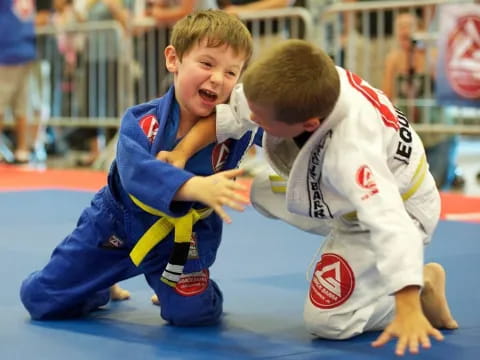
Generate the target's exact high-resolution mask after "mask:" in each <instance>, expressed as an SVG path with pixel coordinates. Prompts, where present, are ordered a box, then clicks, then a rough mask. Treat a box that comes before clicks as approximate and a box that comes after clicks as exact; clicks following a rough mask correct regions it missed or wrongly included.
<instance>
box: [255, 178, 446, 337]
mask: <svg viewBox="0 0 480 360" xmlns="http://www.w3.org/2000/svg"><path fill="white" fill-rule="evenodd" d="M429 188H433V189H435V184H434V182H433V179H432V178H431V176H426V177H425V180H424V183H423V184H422V185H421V186H420V188H419V189H418V192H419V193H422V195H421V196H419V197H418V198H415V197H412V198H411V199H409V200H408V203H407V204H406V207H407V209H415V213H416V214H415V217H414V216H413V215H411V217H412V221H414V222H415V224H416V225H417V228H418V229H419V231H420V232H421V235H422V239H423V242H424V244H426V243H428V242H429V240H430V237H431V235H432V232H433V230H434V228H435V226H436V224H437V222H438V215H439V213H440V199H439V196H438V193H437V192H436V191H428V189H429ZM424 189H427V191H422V190H424ZM251 202H252V205H253V206H254V207H255V209H256V210H257V211H259V212H260V213H261V214H262V215H264V216H267V217H270V218H276V219H280V220H283V221H285V222H287V223H289V224H291V225H293V226H295V227H298V228H300V229H302V230H304V231H308V232H311V233H314V234H319V235H327V237H326V239H325V241H324V243H323V244H322V247H321V249H320V251H319V253H320V261H318V260H317V261H318V262H317V264H316V266H315V271H314V274H313V277H312V279H311V280H310V289H309V294H308V295H307V297H306V300H305V306H304V321H305V326H306V328H307V330H308V331H309V332H311V333H312V334H313V335H315V336H318V337H322V338H327V339H347V338H351V337H353V336H356V335H359V334H361V333H363V332H366V331H374V330H382V329H384V328H385V327H386V326H387V325H388V324H389V323H390V322H391V321H392V320H393V316H394V300H395V299H394V296H392V294H388V293H387V290H386V286H385V284H384V282H385V277H382V276H381V275H380V273H379V272H378V269H377V266H376V264H377V260H376V255H375V254H374V253H373V251H372V250H371V246H370V244H369V242H370V233H369V232H368V231H360V230H359V228H358V227H355V226H352V225H351V224H349V223H348V222H347V221H344V220H342V219H335V220H332V221H323V220H316V219H313V218H310V217H306V216H301V215H297V214H293V213H291V212H289V211H288V210H287V207H286V204H285V194H284V193H274V192H272V189H271V183H270V179H269V176H268V174H265V173H263V174H260V175H258V176H257V177H256V178H255V180H254V182H253V184H252V191H251ZM418 209H420V210H418ZM409 213H411V212H410V211H409ZM417 215H418V216H417ZM417 218H418V219H420V220H417ZM392 251H394V250H392ZM322 262H323V264H322ZM345 294H347V295H345Z"/></svg>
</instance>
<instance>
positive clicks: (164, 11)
mask: <svg viewBox="0 0 480 360" xmlns="http://www.w3.org/2000/svg"><path fill="white" fill-rule="evenodd" d="M147 7H148V10H147V11H149V12H150V14H151V16H152V17H153V18H154V19H155V21H157V22H158V23H160V24H168V25H173V24H174V23H175V22H177V21H178V20H180V19H181V18H183V17H184V16H186V15H188V14H190V13H191V12H192V11H194V10H200V9H215V8H218V5H217V2H216V0H147Z"/></svg>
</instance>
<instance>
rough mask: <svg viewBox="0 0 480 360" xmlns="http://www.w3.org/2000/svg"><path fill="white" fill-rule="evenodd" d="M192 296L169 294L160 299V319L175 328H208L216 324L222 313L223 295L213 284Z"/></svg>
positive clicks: (172, 292)
mask: <svg viewBox="0 0 480 360" xmlns="http://www.w3.org/2000/svg"><path fill="white" fill-rule="evenodd" d="M210 283H211V284H210V285H209V286H208V288H207V289H205V291H203V292H202V293H200V294H197V295H194V296H181V295H179V294H177V293H174V290H172V291H171V294H169V295H167V296H163V297H162V298H161V299H160V308H161V315H162V318H163V319H164V320H165V321H167V322H168V323H170V324H171V325H175V326H208V325H215V324H217V323H218V322H219V321H220V319H221V316H222V312H223V295H222V293H221V291H220V289H219V288H218V286H217V284H215V282H213V281H210Z"/></svg>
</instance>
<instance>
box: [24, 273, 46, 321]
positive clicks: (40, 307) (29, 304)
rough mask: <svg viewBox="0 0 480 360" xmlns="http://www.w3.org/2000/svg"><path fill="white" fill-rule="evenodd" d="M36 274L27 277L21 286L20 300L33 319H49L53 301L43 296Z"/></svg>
mask: <svg viewBox="0 0 480 360" xmlns="http://www.w3.org/2000/svg"><path fill="white" fill-rule="evenodd" d="M36 283H37V282H36V280H35V274H32V275H30V276H29V277H28V278H26V279H25V280H24V281H23V282H22V285H21V287H20V300H21V301H22V303H23V306H24V307H25V309H26V310H27V311H28V313H29V314H30V317H31V318H32V319H33V320H47V319H48V318H49V313H50V312H51V307H52V301H48V299H47V298H46V296H42V294H41V292H40V291H39V288H38V286H37V284H36Z"/></svg>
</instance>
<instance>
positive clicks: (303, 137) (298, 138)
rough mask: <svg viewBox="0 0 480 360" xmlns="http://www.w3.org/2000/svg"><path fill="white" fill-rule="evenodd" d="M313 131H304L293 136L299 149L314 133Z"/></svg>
mask: <svg viewBox="0 0 480 360" xmlns="http://www.w3.org/2000/svg"><path fill="white" fill-rule="evenodd" d="M312 134H313V133H312V132H310V131H304V132H303V133H301V134H300V135H297V136H295V137H294V138H293V141H294V142H295V144H296V145H297V146H298V148H299V149H301V148H302V146H303V145H305V143H306V142H307V141H308V139H309V138H310V136H311V135H312Z"/></svg>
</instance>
